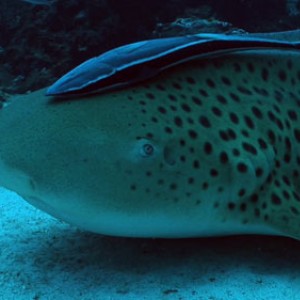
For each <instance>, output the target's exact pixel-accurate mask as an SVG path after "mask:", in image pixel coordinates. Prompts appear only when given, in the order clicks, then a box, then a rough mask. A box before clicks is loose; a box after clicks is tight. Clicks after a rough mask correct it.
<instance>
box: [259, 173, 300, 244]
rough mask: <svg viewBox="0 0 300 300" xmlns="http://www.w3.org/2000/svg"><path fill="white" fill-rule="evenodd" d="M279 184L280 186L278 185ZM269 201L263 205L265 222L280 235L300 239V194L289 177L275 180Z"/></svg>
mask: <svg viewBox="0 0 300 300" xmlns="http://www.w3.org/2000/svg"><path fill="white" fill-rule="evenodd" d="M278 183H279V184H278ZM270 190H271V193H270V195H269V196H268V197H267V198H266V199H267V201H265V202H264V203H262V212H263V215H262V218H263V220H264V222H265V223H266V224H267V225H268V226H270V227H272V228H273V229H274V230H275V231H278V233H279V234H280V235H284V236H290V237H293V238H296V239H300V193H299V191H297V190H296V188H295V187H294V186H292V185H291V182H290V181H289V179H288V178H287V177H284V176H283V180H282V181H281V182H280V181H278V180H274V183H273V187H272V189H270Z"/></svg>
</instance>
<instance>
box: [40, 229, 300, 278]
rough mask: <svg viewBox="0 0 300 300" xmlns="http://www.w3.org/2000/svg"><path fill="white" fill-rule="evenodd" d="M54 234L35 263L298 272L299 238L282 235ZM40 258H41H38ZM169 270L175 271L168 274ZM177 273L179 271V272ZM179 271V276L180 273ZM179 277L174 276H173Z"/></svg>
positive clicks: (69, 267)
mask: <svg viewBox="0 0 300 300" xmlns="http://www.w3.org/2000/svg"><path fill="white" fill-rule="evenodd" d="M65 233H66V232H64V235H63V236H62V235H60V234H59V232H55V236H56V239H55V243H52V244H51V245H49V243H45V244H44V243H41V244H40V247H39V248H38V249H36V251H35V267H36V268H41V269H42V270H45V269H47V268H48V269H49V262H51V265H52V266H53V267H55V268H60V269H62V270H64V271H65V272H68V273H72V274H74V273H76V272H80V270H82V269H86V268H92V269H93V270H101V272H105V273H114V272H119V273H120V272H121V273H123V274H127V275H128V276H129V275H132V274H146V273H147V274H149V273H152V274H154V275H155V274H157V273H160V274H161V273H162V272H166V273H168V274H169V276H172V270H175V269H176V272H179V270H180V269H181V268H183V269H192V270H194V271H196V273H197V276H200V277H203V278H204V277H207V274H208V273H213V272H215V271H216V270H219V271H221V272H222V270H228V269H231V270H232V269H236V268H242V269H248V270H251V272H252V273H255V274H261V275H263V274H273V275H274V274H275V275H276V274H278V275H285V274H289V273H290V272H291V270H293V272H295V270H298V271H296V272H298V275H299V276H300V242H299V241H296V240H293V239H289V238H283V237H270V236H255V235H253V236H233V237H218V238H194V239H136V238H119V237H107V236H101V235H97V234H92V233H86V232H81V231H79V230H78V231H73V232H70V233H69V234H68V235H67V236H66V235H65ZM39 257H40V258H41V259H39ZM170 272H171V273H170ZM177 275H178V273H177ZM177 275H176V276H177ZM174 276H175V275H174Z"/></svg>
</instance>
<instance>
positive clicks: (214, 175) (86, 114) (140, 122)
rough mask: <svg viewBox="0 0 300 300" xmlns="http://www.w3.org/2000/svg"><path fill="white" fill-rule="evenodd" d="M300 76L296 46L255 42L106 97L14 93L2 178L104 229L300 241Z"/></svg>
mask: <svg viewBox="0 0 300 300" xmlns="http://www.w3.org/2000/svg"><path fill="white" fill-rule="evenodd" d="M299 83H300V52H299V50H297V49H292V48H291V49H276V48H267V49H264V48H259V49H243V50H242V51H234V52H232V53H231V52H228V51H227V52H226V53H222V54H220V55H217V56H213V57H208V58H204V59H192V60H189V61H184V62H183V63H181V64H178V65H175V66H173V67H171V68H169V69H166V70H164V71H163V72H160V73H159V74H156V75H155V76H153V77H151V78H147V79H146V80H142V81H141V82H135V83H134V84H132V85H128V86H124V87H122V88H119V89H116V90H114V89H112V90H109V91H105V92H103V93H95V94H92V95H79V96H78V97H76V98H71V99H70V98H57V97H49V96H45V92H46V90H45V89H43V90H40V91H36V92H32V93H29V94H26V95H20V96H16V97H13V98H11V99H10V100H9V101H8V102H7V103H5V104H4V105H3V107H2V109H1V110H0V137H1V138H0V184H1V185H2V186H3V187H5V188H7V189H9V190H12V191H15V192H16V193H18V194H19V195H20V196H21V197H23V198H24V199H25V200H26V201H28V202H29V203H31V204H32V205H33V206H35V207H37V208H39V209H41V210H43V211H45V212H47V213H49V214H50V215H52V216H54V217H56V218H58V219H60V220H63V221H65V222H68V223H70V224H74V225H76V226H78V227H79V228H82V229H84V230H88V231H92V232H96V233H100V234H106V235H114V236H127V237H158V238H185V237H204V236H218V235H233V234H271V235H281V236H288V237H292V238H296V239H299V238H300V85H299ZM298 110H299V111H298Z"/></svg>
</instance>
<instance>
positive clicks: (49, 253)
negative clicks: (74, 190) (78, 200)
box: [0, 189, 300, 300]
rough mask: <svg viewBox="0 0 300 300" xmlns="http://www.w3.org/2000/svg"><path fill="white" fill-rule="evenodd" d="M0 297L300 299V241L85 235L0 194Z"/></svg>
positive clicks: (18, 199)
mask: <svg viewBox="0 0 300 300" xmlns="http://www.w3.org/2000/svg"><path fill="white" fill-rule="evenodd" d="M0 235H1V236H0V242H1V244H0V262H1V264H0V299H1V300H2V299H3V300H11V299H17V300H22V299H34V300H39V299H40V300H43V299H62V300H68V299H83V300H87V299H91V300H97V299H99V300H113V299H116V300H119V299H121V300H122V299H129V300H131V299H132V300H134V299H141V300H142V299H150V300H152V299H153V300H161V299H176V300H179V299H181V300H185V299H186V300H196V299H197V300H202V299H203V300H204V299H205V300H223V299H234V300H235V299H239V300H257V299H263V300H274V299H288V300H299V299H300V242H297V241H294V240H291V239H286V238H278V237H277V238H276V237H257V236H252V237H226V238H212V239H188V240H149V239H145V240H143V239H125V238H112V237H103V236H100V235H95V234H90V233H86V232H81V231H79V230H77V229H76V228H74V227H71V226H69V225H67V224H64V223H61V222H59V221H57V220H55V219H53V218H51V217H49V216H48V215H46V214H44V213H43V212H40V211H38V210H36V209H35V208H33V207H32V206H30V205H28V204H26V203H25V202H24V201H23V200H22V199H20V198H19V197H17V196H16V195H15V194H13V193H10V192H7V191H5V190H3V189H0Z"/></svg>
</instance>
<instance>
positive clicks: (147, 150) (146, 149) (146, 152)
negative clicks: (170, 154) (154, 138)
mask: <svg viewBox="0 0 300 300" xmlns="http://www.w3.org/2000/svg"><path fill="white" fill-rule="evenodd" d="M141 150H142V153H141V154H142V156H144V157H149V156H152V155H153V153H154V147H153V145H151V144H149V143H145V144H143V145H142V149H141Z"/></svg>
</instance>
